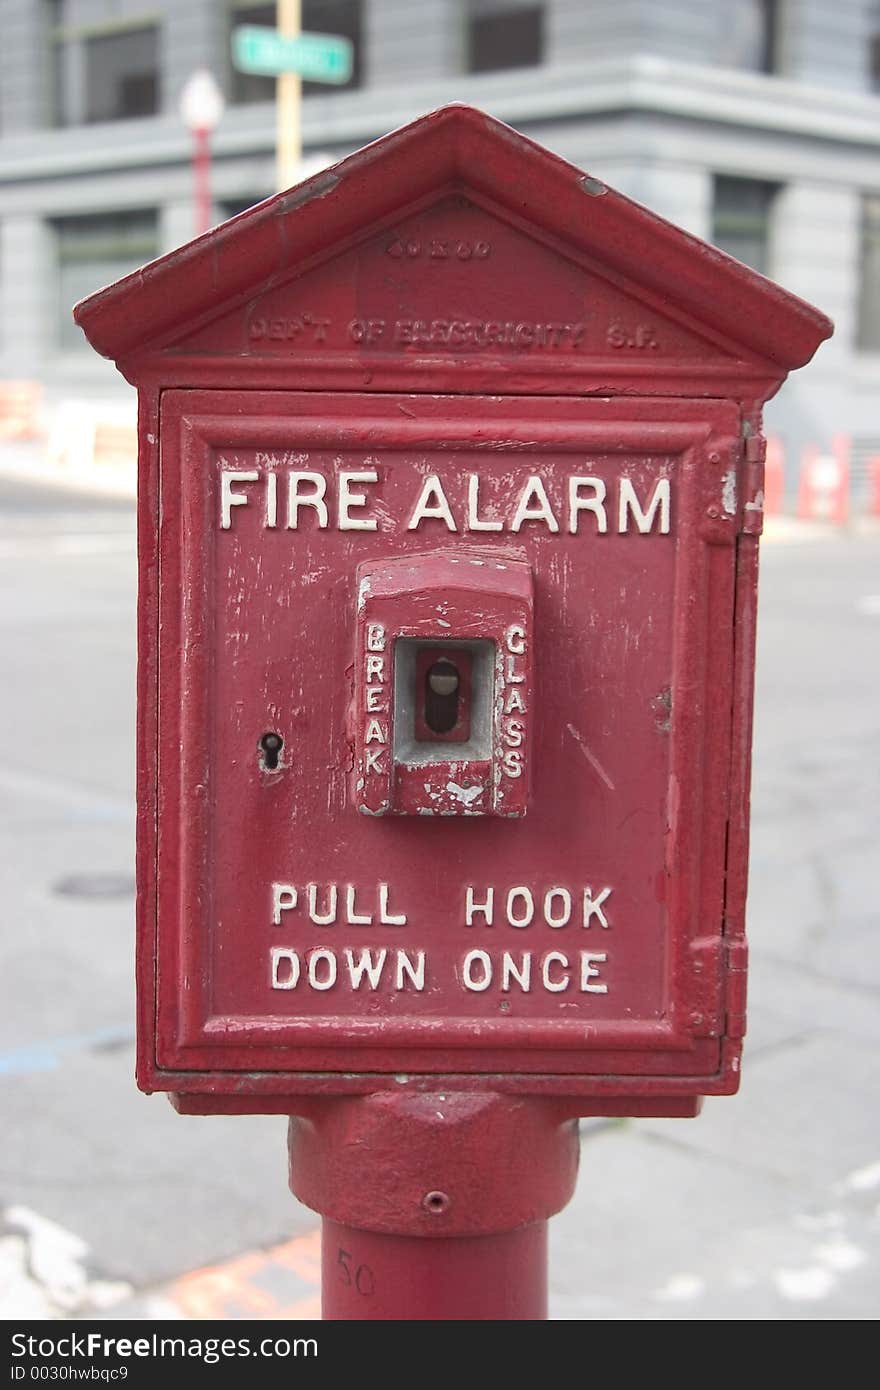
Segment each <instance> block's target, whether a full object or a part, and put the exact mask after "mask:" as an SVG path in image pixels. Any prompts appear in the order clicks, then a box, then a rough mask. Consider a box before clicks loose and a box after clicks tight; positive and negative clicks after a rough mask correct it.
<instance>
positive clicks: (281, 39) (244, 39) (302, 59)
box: [232, 24, 354, 82]
mask: <svg viewBox="0 0 880 1390" xmlns="http://www.w3.org/2000/svg"><path fill="white" fill-rule="evenodd" d="M353 55H354V44H353V43H352V42H351V39H343V38H340V36H339V35H338V34H297V35H296V37H295V38H291V37H289V36H288V35H286V34H280V33H279V32H278V30H277V29H266V28H263V27H262V26H260V25H256V24H243V25H242V26H241V27H240V28H239V29H236V30H235V32H234V33H233V35H232V61H233V62H234V63H235V66H236V67H237V68H238V69H239V71H240V72H252V73H257V74H259V75H260V76H261V77H278V75H279V74H280V73H282V72H297V73H299V75H300V77H304V78H305V79H306V80H307V81H308V82H347V81H348V79H349V78H350V77H351V71H352V65H353Z"/></svg>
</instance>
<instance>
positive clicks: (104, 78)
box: [84, 24, 159, 121]
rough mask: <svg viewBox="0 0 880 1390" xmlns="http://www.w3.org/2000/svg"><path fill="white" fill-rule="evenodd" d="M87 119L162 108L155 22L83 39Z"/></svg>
mask: <svg viewBox="0 0 880 1390" xmlns="http://www.w3.org/2000/svg"><path fill="white" fill-rule="evenodd" d="M84 48H85V83H86V93H87V95H86V110H85V118H86V120H87V121H122V120H126V119H128V118H129V117H134V116H154V115H155V114H156V112H157V111H158V109H159V30H158V28H157V27H156V25H155V24H150V25H146V26H145V27H144V28H143V29H129V30H127V31H126V32H125V33H121V34H95V35H92V36H91V37H87V38H86V39H85V40H84Z"/></svg>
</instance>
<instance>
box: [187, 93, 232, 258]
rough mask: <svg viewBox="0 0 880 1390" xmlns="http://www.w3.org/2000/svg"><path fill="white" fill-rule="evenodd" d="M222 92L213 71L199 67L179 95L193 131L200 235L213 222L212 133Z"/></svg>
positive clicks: (196, 218) (219, 114)
mask: <svg viewBox="0 0 880 1390" xmlns="http://www.w3.org/2000/svg"><path fill="white" fill-rule="evenodd" d="M223 109H224V101H223V93H222V92H221V91H220V88H219V87H218V86H217V83H216V81H215V79H214V75H213V73H211V72H209V71H208V69H207V68H198V69H197V70H196V71H195V72H194V73H192V74H191V75H190V76H189V78H188V79H187V81H186V85H185V86H184V88H183V91H182V92H181V94H180V114H181V117H182V119H183V121H184V123H185V125H187V126H188V127H189V129H190V132H191V134H192V139H193V143H192V168H193V221H194V224H195V235H196V236H202V234H203V233H204V232H207V231H208V230H209V228H210V227H211V226H212V224H213V221H214V216H213V203H212V199H211V136H212V134H213V132H214V130H215V128H216V126H217V125H218V123H219V121H220V118H221V117H222V115H223Z"/></svg>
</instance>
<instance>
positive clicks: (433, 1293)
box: [290, 1092, 578, 1321]
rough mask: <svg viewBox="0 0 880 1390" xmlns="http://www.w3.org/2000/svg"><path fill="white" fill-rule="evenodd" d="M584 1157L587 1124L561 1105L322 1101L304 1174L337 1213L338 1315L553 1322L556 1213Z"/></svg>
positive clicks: (326, 1271) (299, 1168) (333, 1233)
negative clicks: (550, 1268) (550, 1280)
mask: <svg viewBox="0 0 880 1390" xmlns="http://www.w3.org/2000/svg"><path fill="white" fill-rule="evenodd" d="M577 1162H578V1134H577V1121H576V1120H574V1119H572V1118H571V1111H570V1108H569V1107H566V1106H565V1105H564V1104H563V1103H559V1102H554V1101H548V1100H541V1099H537V1098H535V1097H515V1096H502V1095H494V1094H491V1093H490V1094H488V1095H482V1094H446V1093H437V1092H427V1093H425V1094H423V1095H417V1096H397V1095H379V1094H376V1095H371V1096H364V1097H362V1098H357V1097H354V1098H340V1099H339V1100H324V1101H320V1100H316V1101H315V1102H314V1105H313V1106H312V1107H311V1108H310V1110H309V1111H308V1113H306V1114H303V1115H299V1116H294V1117H292V1118H291V1123H290V1179H291V1188H292V1190H293V1191H294V1192H295V1194H296V1195H297V1196H298V1197H299V1198H300V1199H301V1200H302V1201H304V1202H305V1203H306V1204H307V1205H308V1206H310V1207H312V1208H314V1209H315V1210H316V1211H319V1212H320V1213H321V1215H322V1216H323V1217H324V1227H323V1261H322V1295H323V1316H324V1318H326V1319H330V1320H339V1319H348V1320H358V1321H365V1320H385V1321H423V1320H428V1321H438V1320H444V1321H453V1320H469V1321H475V1320H501V1321H512V1320H539V1319H543V1318H546V1316H547V1219H548V1217H550V1216H552V1215H553V1214H554V1213H555V1212H557V1211H559V1210H560V1209H561V1208H562V1207H563V1206H564V1205H565V1204H566V1202H567V1201H568V1199H569V1197H570V1196H571V1193H572V1192H573V1190H574V1183H575V1178H576V1175H577Z"/></svg>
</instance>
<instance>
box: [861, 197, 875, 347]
mask: <svg viewBox="0 0 880 1390" xmlns="http://www.w3.org/2000/svg"><path fill="white" fill-rule="evenodd" d="M856 341H857V343H858V346H859V347H860V348H862V349H863V350H864V351H865V352H880V193H871V194H869V195H868V196H867V197H866V198H865V199H864V200H863V202H862V257H861V277H860V284H859V305H858V328H857V337H856Z"/></svg>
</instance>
